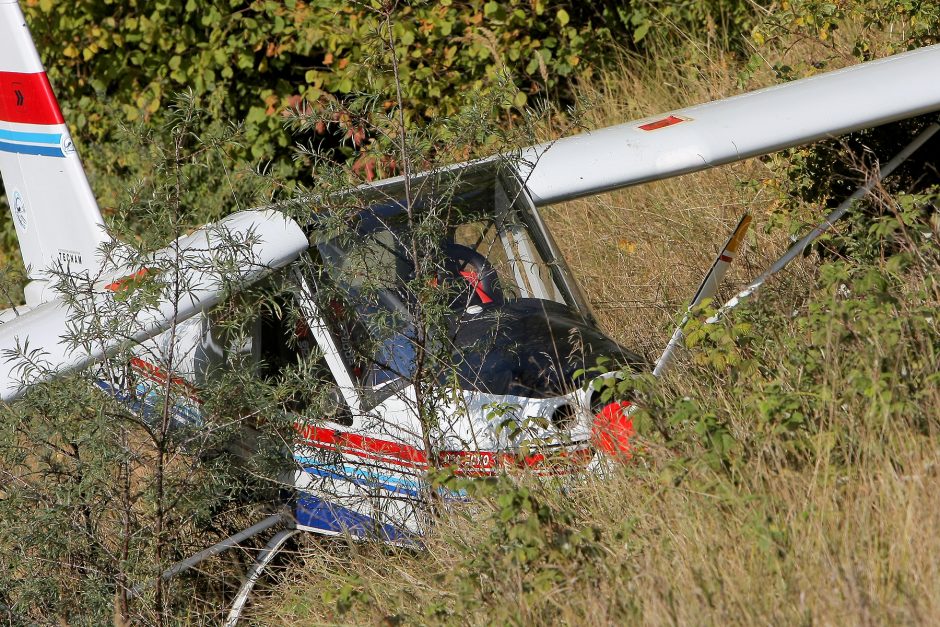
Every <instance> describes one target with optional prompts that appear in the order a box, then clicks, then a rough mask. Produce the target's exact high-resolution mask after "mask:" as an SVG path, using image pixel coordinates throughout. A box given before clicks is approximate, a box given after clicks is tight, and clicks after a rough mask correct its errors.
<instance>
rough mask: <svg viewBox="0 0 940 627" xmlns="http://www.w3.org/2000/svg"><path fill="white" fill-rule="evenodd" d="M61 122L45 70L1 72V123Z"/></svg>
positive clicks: (57, 104) (60, 114) (57, 105)
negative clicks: (26, 72)
mask: <svg viewBox="0 0 940 627" xmlns="http://www.w3.org/2000/svg"><path fill="white" fill-rule="evenodd" d="M64 121H65V120H63V118H62V112H61V111H60V110H59V103H58V101H56V99H55V94H53V93H52V86H51V85H50V84H49V79H48V78H46V73H45V72H38V73H35V74H21V73H20V72H0V122H14V123H17V124H62V123H63V122H64Z"/></svg>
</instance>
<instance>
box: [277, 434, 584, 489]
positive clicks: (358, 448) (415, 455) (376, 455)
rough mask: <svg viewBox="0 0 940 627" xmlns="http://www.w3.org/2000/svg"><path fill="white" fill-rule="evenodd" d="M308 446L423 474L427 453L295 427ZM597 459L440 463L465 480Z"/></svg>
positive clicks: (455, 458)
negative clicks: (511, 470)
mask: <svg viewBox="0 0 940 627" xmlns="http://www.w3.org/2000/svg"><path fill="white" fill-rule="evenodd" d="M294 429H295V430H296V431H297V433H298V434H299V435H300V437H301V439H302V440H303V444H304V445H306V446H312V447H314V448H319V449H327V450H334V451H336V452H338V453H345V454H348V455H355V456H356V457H360V458H362V459H368V460H370V461H377V462H382V463H386V464H393V465H397V466H403V467H405V468H413V469H416V470H424V469H426V468H427V456H426V455H425V454H424V451H423V450H421V449H418V448H415V447H413V446H408V445H407V444H399V443H397V442H390V441H388V440H381V439H379V438H373V437H369V436H365V435H358V434H355V433H348V432H345V431H336V430H333V429H327V428H324V427H318V426H314V425H307V426H301V425H299V424H295V425H294ZM593 456H594V451H593V449H591V448H589V447H586V448H579V449H574V450H565V449H561V450H557V449H556V450H553V451H551V452H549V453H547V454H546V453H535V454H532V455H527V456H521V455H518V454H513V453H500V452H496V451H442V452H441V453H440V456H439V460H438V461H439V463H440V465H442V466H454V469H455V474H456V475H457V476H464V477H486V476H492V475H495V474H497V473H499V472H503V471H506V470H509V469H511V468H514V467H515V468H529V469H532V470H535V471H538V472H540V473H542V472H548V473H551V474H563V473H567V472H572V471H574V470H576V469H578V468H583V467H584V466H586V465H587V464H588V463H589V462H590V461H591V458H592V457H593Z"/></svg>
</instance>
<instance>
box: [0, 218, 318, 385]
mask: <svg viewBox="0 0 940 627" xmlns="http://www.w3.org/2000/svg"><path fill="white" fill-rule="evenodd" d="M307 246H308V242H307V237H306V235H305V234H304V232H303V230H302V229H301V228H300V227H299V226H298V225H297V224H296V223H295V222H294V221H293V220H290V219H288V218H286V217H284V216H283V214H281V213H279V212H276V211H243V212H239V213H235V214H232V215H231V216H228V217H227V218H225V219H224V220H221V221H220V222H218V223H215V224H213V225H209V226H206V227H203V228H202V229H199V230H198V231H196V232H195V233H193V234H191V235H188V236H186V237H183V238H180V239H179V240H177V241H176V242H174V243H173V244H171V245H170V246H168V247H167V248H164V249H162V250H160V251H158V252H157V253H155V254H154V255H152V256H151V257H150V259H151V260H152V263H148V264H146V265H145V267H144V268H129V269H125V270H124V271H123V272H120V273H118V274H116V275H114V276H112V277H111V278H109V279H107V280H104V281H100V282H98V283H97V284H95V285H94V286H92V287H91V289H89V290H88V291H87V292H84V293H81V292H80V293H76V294H70V295H69V299H68V301H67V300H66V299H65V298H64V297H58V298H55V299H53V300H51V301H49V302H47V303H44V304H42V305H40V306H38V307H36V308H35V309H32V310H31V311H28V312H27V313H24V314H23V315H21V316H18V317H16V318H14V319H13V320H11V321H9V322H6V323H5V324H2V325H0V399H2V400H4V401H9V400H11V399H14V398H16V397H17V396H19V395H20V394H22V393H23V392H25V391H26V389H27V388H28V387H29V386H30V385H33V384H35V383H38V382H40V381H44V380H47V379H50V378H52V377H53V376H55V375H57V374H61V373H64V372H67V371H69V370H73V369H76V368H81V367H83V366H85V365H88V364H89V363H91V362H93V361H96V360H100V359H103V358H104V357H107V356H108V355H110V354H113V353H114V352H116V351H117V350H119V349H120V348H121V347H122V346H124V345H127V344H129V343H139V342H142V341H144V340H146V339H149V338H152V337H154V336H155V335H157V334H159V333H161V332H162V331H165V330H166V329H168V328H170V326H171V325H172V324H173V322H174V321H176V322H181V321H183V320H185V319H187V318H189V317H191V316H193V315H195V314H196V313H198V312H200V311H203V310H205V309H207V308H209V307H212V306H213V305H215V304H216V303H217V302H218V301H219V299H220V297H222V296H223V295H224V294H226V293H229V292H232V291H236V290H238V289H239V288H240V287H244V286H247V285H250V284H251V283H253V282H255V281H257V280H258V279H260V278H262V277H264V276H265V275H267V274H268V273H270V272H271V271H272V270H274V269H277V268H280V267H282V266H285V265H287V264H289V263H290V262H292V261H293V260H295V259H296V258H297V257H298V256H299V255H300V254H301V253H302V252H303V251H305V250H306V249H307ZM141 303H145V304H144V305H142V304H141Z"/></svg>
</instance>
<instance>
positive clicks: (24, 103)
mask: <svg viewBox="0 0 940 627" xmlns="http://www.w3.org/2000/svg"><path fill="white" fill-rule="evenodd" d="M0 173H2V176H3V186H4V189H5V191H6V195H7V199H8V200H9V204H10V209H11V211H12V218H13V224H14V226H15V227H16V235H17V238H18V239H19V243H20V252H21V254H22V255H23V263H24V265H25V266H26V269H27V274H28V276H29V278H30V279H33V280H34V281H36V282H38V283H37V284H36V285H33V286H31V287H28V288H27V290H26V298H27V303H28V304H29V305H38V304H39V303H40V302H41V299H42V298H43V294H48V293H49V292H48V291H44V290H43V289H42V285H40V284H41V283H42V282H43V279H45V278H46V276H47V271H48V270H49V269H51V268H63V269H64V268H68V269H69V271H71V272H76V273H77V272H82V271H91V272H94V271H96V270H97V269H98V268H99V266H100V261H99V260H98V259H97V254H96V253H97V251H98V249H99V247H100V246H101V245H102V244H104V243H106V242H109V241H111V238H110V236H109V235H108V232H107V230H106V229H105V226H104V221H103V220H102V219H101V212H100V211H99V210H98V203H97V202H96V201H95V197H94V194H93V193H92V191H91V188H90V187H89V186H88V181H87V179H86V178H85V172H84V170H83V169H82V164H81V160H80V159H79V157H78V152H77V151H76V149H75V146H74V144H73V143H72V139H71V137H70V135H69V130H68V127H67V126H66V124H65V122H64V120H63V118H62V114H61V112H60V111H59V105H58V102H57V101H56V99H55V96H54V95H53V93H52V88H51V87H50V86H49V81H48V79H47V78H46V73H45V71H44V70H43V67H42V63H41V62H40V60H39V55H38V54H37V53H36V48H35V46H34V45H33V41H32V38H31V37H30V34H29V29H28V28H27V26H26V22H25V20H24V19H23V14H22V13H21V12H20V8H19V6H18V5H17V3H16V2H15V0H0Z"/></svg>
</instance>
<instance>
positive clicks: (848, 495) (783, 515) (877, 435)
mask: <svg viewBox="0 0 940 627" xmlns="http://www.w3.org/2000/svg"><path fill="white" fill-rule="evenodd" d="M797 44H798V45H795V46H794V47H793V48H791V49H790V50H789V52H787V53H786V54H795V55H798V54H801V48H800V46H803V45H805V46H810V44H804V43H800V42H797ZM781 54H784V53H781ZM702 67H703V66H701V65H700V67H699V70H698V72H691V71H688V68H679V69H678V70H676V71H674V72H673V73H671V74H670V73H669V69H668V68H664V66H661V67H647V68H641V69H639V70H637V69H635V66H634V65H624V66H623V67H621V68H620V69H619V70H618V71H616V72H609V73H607V74H604V76H603V80H602V81H601V83H600V84H599V85H598V86H597V93H595V94H589V95H590V96H591V97H592V99H593V100H594V101H595V106H594V107H593V108H592V109H591V112H590V115H591V117H590V119H589V120H588V123H589V125H590V126H603V125H608V124H612V123H616V122H621V121H624V120H628V119H634V118H637V117H641V116H644V115H647V114H648V113H650V112H656V111H663V110H669V109H673V108H676V107H679V106H684V105H688V104H692V103H694V102H700V101H702V100H706V99H710V98H715V97H720V96H723V95H728V94H730V93H733V92H734V91H735V81H736V68H735V67H734V65H733V64H731V63H730V62H729V61H727V60H726V59H724V58H722V57H718V58H716V59H715V60H714V61H712V62H710V63H709V64H707V65H705V66H704V69H702ZM757 80H758V82H760V81H761V80H767V79H766V77H765V78H758V79H757ZM752 86H753V85H752ZM773 176H774V172H773V171H772V169H771V168H770V166H768V165H766V164H764V163H762V162H760V161H754V160H752V161H749V162H745V163H742V164H738V165H734V166H730V167H724V168H720V169H718V170H713V171H710V172H703V173H699V174H695V175H692V176H686V177H683V178H681V179H678V180H673V181H666V182H662V183H655V184H651V185H645V186H642V187H638V188H633V189H629V190H625V191H621V192H616V193H612V194H607V195H604V196H601V197H597V198H591V199H587V200H581V201H577V202H572V203H567V204H565V205H561V206H558V207H554V208H552V209H550V210H549V211H548V219H549V223H550V226H551V228H552V230H553V232H554V233H555V235H556V239H557V240H558V242H559V244H560V245H561V247H562V248H563V249H564V253H565V255H566V257H567V259H568V261H569V263H570V265H571V266H572V268H573V270H574V273H575V275H576V276H577V277H578V278H579V279H580V280H581V282H582V284H583V286H584V288H585V290H586V292H587V294H588V296H589V298H590V300H591V301H592V303H593V305H594V307H595V309H596V312H597V313H598V314H599V317H600V318H601V320H602V323H603V324H604V325H605V326H606V327H607V329H608V330H609V331H610V332H611V333H612V334H613V335H614V336H615V337H616V338H617V339H619V340H621V341H622V342H624V343H625V344H627V345H628V346H632V347H635V348H638V349H639V350H640V351H642V352H645V353H646V354H647V355H648V356H649V357H651V358H655V357H656V355H657V352H658V350H660V349H661V348H662V346H663V345H664V344H665V340H666V339H667V337H668V335H669V333H670V332H671V321H672V320H674V318H675V316H676V315H677V313H678V312H679V310H680V308H681V306H682V304H683V303H684V302H685V300H686V299H688V298H689V297H690V296H691V294H692V292H693V291H694V289H695V287H696V286H697V283H698V281H699V280H700V278H701V275H702V273H703V272H704V270H705V269H706V268H707V267H708V264H709V263H710V261H711V258H712V256H713V255H714V254H715V253H716V252H717V249H718V247H719V246H720V245H721V244H722V243H723V242H724V239H725V238H726V237H727V234H728V233H729V231H730V229H731V228H732V227H733V225H734V223H735V222H736V220H737V219H738V217H739V216H740V214H741V213H743V212H744V211H750V212H752V213H753V214H754V215H755V224H754V226H753V227H752V233H751V235H750V237H749V239H748V241H747V246H746V247H745V249H744V251H743V254H742V255H741V256H740V257H739V261H738V262H737V264H736V267H735V268H734V269H733V270H732V272H731V273H730V274H729V279H728V280H727V282H726V286H733V285H740V284H741V283H742V282H743V281H745V280H746V279H748V278H751V277H753V276H754V275H755V274H757V273H759V271H760V270H762V269H763V267H765V265H766V264H767V262H768V260H769V259H771V258H773V257H776V256H777V255H778V254H779V253H780V252H781V251H782V249H783V248H784V247H785V246H786V244H787V242H786V238H785V235H786V234H785V233H781V232H780V231H779V230H773V229H771V228H770V226H769V223H768V219H767V216H768V211H769V209H770V207H771V206H772V203H773V202H774V201H775V199H774V198H773V196H772V194H771V193H770V192H769V191H768V189H769V188H768V186H766V185H763V184H761V183H759V181H761V180H763V179H767V178H772V177H773ZM751 181H757V183H751ZM814 268H815V266H814V260H812V259H807V260H803V261H801V262H799V263H797V264H795V267H794V268H793V269H792V270H790V271H789V273H790V274H789V275H788V276H786V277H783V280H782V281H781V284H782V285H783V286H784V287H785V289H777V290H776V292H775V294H774V296H773V298H774V300H775V302H776V303H778V304H779V303H781V302H782V303H785V304H786V305H787V306H789V305H791V304H792V305H793V306H794V308H799V307H803V306H804V305H805V301H806V297H807V290H806V287H805V286H806V285H807V283H810V282H811V281H812V279H813V278H814ZM794 279H796V280H794ZM725 289H726V290H729V291H730V287H726V288H725ZM899 289H900V291H901V292H902V296H901V298H900V299H899V300H900V304H899V306H898V310H897V312H896V315H898V316H900V317H903V316H905V315H909V313H910V312H909V311H908V310H907V309H906V307H907V305H906V303H915V304H916V303H920V304H921V305H922V304H923V296H922V295H921V296H918V295H917V292H918V290H922V291H923V294H926V295H927V298H928V301H929V299H931V298H932V299H933V303H934V306H936V305H937V302H938V295H937V292H936V290H937V283H936V280H935V279H932V278H931V277H930V276H929V275H920V276H916V275H915V276H913V277H912V278H910V282H909V283H908V284H907V285H904V286H902V287H901V288H899ZM931 294H932V296H931ZM726 295H727V294H726ZM815 298H826V295H825V294H816V295H815ZM833 298H835V297H833ZM852 324H853V322H852V321H851V320H848V321H845V320H843V321H840V320H832V321H831V322H830V323H829V326H824V327H823V330H824V331H825V332H826V333H824V334H823V335H824V339H822V340H818V339H816V340H812V341H811V340H810V338H809V335H808V334H807V331H806V329H805V328H802V327H800V326H799V325H797V324H796V323H795V322H792V323H791V322H787V321H783V322H779V321H778V323H777V326H776V327H775V331H774V332H775V333H776V334H777V337H778V338H780V339H781V341H782V340H783V339H784V338H785V337H787V336H789V337H791V338H792V337H801V336H800V334H804V335H806V347H807V348H806V350H807V351H809V350H812V351H818V352H819V354H821V355H824V356H825V357H824V358H822V360H823V374H822V375H820V383H819V385H818V386H817V387H815V388H812V389H813V390H818V389H824V388H825V389H830V390H834V391H835V392H834V394H833V395H831V396H830V397H827V398H825V397H822V396H820V397H819V398H816V399H811V400H810V401H809V402H808V405H807V406H808V407H809V408H810V411H811V413H812V416H811V419H812V420H813V421H814V424H815V425H816V428H815V429H813V430H812V431H811V432H810V434H809V435H807V436H806V437H805V438H804V439H803V440H802V441H801V447H802V448H801V449H800V452H799V453H794V451H793V450H792V449H791V448H788V447H789V446H790V444H791V442H792V441H790V440H787V439H786V437H784V436H778V435H777V434H776V433H775V432H773V429H772V426H768V425H767V424H765V423H761V422H760V421H759V420H758V418H757V413H758V412H757V410H756V404H757V403H758V402H759V401H760V398H759V397H755V396H754V394H755V392H759V391H760V389H761V388H760V387H759V386H755V387H749V385H748V382H747V381H742V380H741V379H738V380H736V381H735V380H734V379H729V378H726V377H725V376H724V375H722V374H721V373H717V374H716V373H712V374H713V376H711V377H710V378H705V379H699V380H696V379H693V378H691V377H690V376H688V375H689V373H690V372H692V371H693V370H695V369H694V368H692V369H691V370H689V369H687V370H685V371H682V370H680V372H679V374H677V375H674V376H672V377H670V378H669V379H667V381H666V386H667V387H668V388H669V392H668V393H667V394H666V396H668V397H670V398H673V399H675V398H680V397H681V396H683V395H688V396H690V397H694V398H698V399H703V401H702V403H703V405H704V406H706V407H708V408H709V409H711V410H713V411H714V412H715V413H716V414H718V415H720V416H724V417H725V418H726V420H727V422H728V425H729V428H730V429H731V431H732V433H733V434H734V435H735V437H736V438H737V439H738V441H739V442H742V443H745V445H746V448H747V452H746V454H743V455H742V456H741V458H740V465H734V464H732V465H731V467H730V469H729V468H728V467H722V466H721V465H718V466H715V465H710V464H707V463H704V464H696V463H694V462H693V461H690V460H689V458H687V457H683V453H688V452H689V451H695V450H704V449H695V448H694V447H691V448H690V447H685V448H683V446H673V445H671V444H669V443H665V444H663V443H662V442H660V443H658V444H657V443H656V442H657V440H656V439H655V438H654V439H651V440H650V442H649V443H648V446H647V449H646V450H645V452H644V453H643V454H642V455H639V456H638V458H637V459H636V460H635V461H634V463H632V464H630V465H627V466H624V467H620V468H618V469H616V470H615V471H614V472H613V473H612V474H611V476H608V477H604V478H591V479H587V480H585V481H584V482H583V483H580V484H578V485H574V486H569V487H568V488H567V489H566V490H564V491H560V490H558V489H556V487H552V486H544V485H543V486H540V487H539V486H537V487H535V488H533V489H534V490H535V491H536V493H537V494H538V496H539V498H542V499H544V501H545V503H547V505H548V506H549V508H553V511H556V510H557V511H559V512H567V513H568V514H570V515H571V516H572V517H573V518H572V519H571V521H569V523H566V524H570V526H571V527H572V528H575V529H577V530H584V529H592V528H593V529H596V530H598V531H597V532H598V536H597V539H596V540H594V541H593V543H592V544H590V546H591V547H592V550H595V551H596V553H594V554H592V555H593V556H592V557H591V558H590V559H585V558H572V557H570V555H569V554H564V555H569V558H565V557H557V556H555V554H554V553H552V552H551V550H549V549H548V548H546V549H545V551H544V555H545V557H544V558H543V559H542V561H540V562H538V563H536V564H531V563H530V564H519V563H515V562H494V563H493V564H492V565H491V568H490V570H489V571H488V574H487V575H486V576H481V575H480V574H479V570H476V571H473V572H475V573H477V575H476V577H475V578H473V577H470V578H469V579H468V573H469V572H471V564H474V563H477V562H474V560H475V559H478V558H480V556H481V555H482V554H487V555H488V553H486V552H487V551H489V550H490V549H491V547H490V544H491V543H492V541H493V539H494V538H500V537H503V536H501V535H500V529H499V525H500V523H498V522H496V521H497V520H498V518H497V517H496V516H495V515H494V514H493V512H498V510H499V508H500V506H499V505H498V504H497V503H496V502H494V501H491V500H489V499H487V498H481V499H478V500H477V501H475V504H474V505H472V506H468V508H467V509H465V510H462V511H456V512H452V513H451V514H449V515H447V516H445V518H444V519H443V520H442V521H441V522H440V524H439V525H438V526H436V527H435V529H434V530H433V531H432V534H431V535H430V537H428V538H427V549H426V550H425V551H423V552H420V553H410V552H397V551H391V550H389V549H386V548H383V547H379V546H373V545H368V544H364V545H352V546H338V545H337V543H336V542H332V541H324V542H321V541H317V540H315V539H307V540H306V542H307V543H308V544H307V545H306V546H305V547H304V548H303V549H302V550H301V552H300V555H299V556H298V558H297V560H298V561H295V562H294V566H293V567H292V570H291V571H290V575H289V577H288V576H286V575H285V576H284V577H283V578H282V579H281V580H280V582H279V583H278V584H277V585H275V586H274V587H273V588H271V589H269V590H268V593H267V594H268V596H267V597H266V598H264V599H262V600H261V602H260V604H259V606H258V607H257V609H256V610H255V614H254V617H255V620H257V621H258V622H259V623H261V624H268V625H309V624H319V623H335V622H341V623H356V624H363V623H373V624H374V623H382V624H397V622H398V621H400V620H401V621H404V622H408V623H419V624H420V623H459V624H503V623H521V624H530V623H563V624H622V623H624V622H628V623H636V622H644V623H653V624H665V623H671V624H675V623H679V624H741V625H751V624H780V623H784V624H793V623H800V624H810V623H813V624H816V623H818V624H882V623H899V622H904V623H915V622H916V623H922V622H931V620H932V618H933V617H935V616H937V615H938V614H940V577H938V575H940V572H938V570H940V558H938V557H937V556H938V555H940V540H938V539H937V538H938V534H937V533H936V530H937V529H938V528H940V509H938V508H937V507H936V497H935V495H936V494H937V491H938V490H940V472H938V469H937V465H936V459H937V454H938V445H937V441H936V438H935V433H936V422H937V415H936V414H937V409H936V408H937V407H940V391H938V390H936V389H934V390H924V391H922V392H923V394H922V396H921V398H920V399H919V400H918V403H919V405H918V406H916V407H914V408H913V409H912V408H911V407H910V406H905V405H903V402H901V401H899V402H894V401H892V400H891V399H890V398H889V399H887V400H885V399H881V398H880V397H878V396H877V395H875V396H872V397H866V396H865V394H858V393H852V392H849V391H846V392H845V393H844V397H842V396H840V394H841V393H842V391H843V390H851V389H853V388H852V385H854V383H853V382H855V381H857V380H858V378H859V377H860V378H862V379H865V378H866V377H867V378H870V379H871V380H872V381H876V380H877V379H878V377H879V376H881V375H879V373H880V372H883V371H882V370H879V364H878V362H879V361H880V360H890V359H892V358H896V357H898V356H897V355H892V354H889V353H890V350H891V349H882V348H880V347H879V346H878V344H879V340H878V338H877V337H872V338H871V340H870V342H869V345H870V346H869V345H865V346H868V348H866V349H865V351H864V356H865V357H864V360H863V361H860V360H859V358H858V356H857V355H856V354H854V353H853V352H850V350H851V351H854V350H857V349H858V346H859V345H854V347H848V348H847V346H848V345H846V344H844V340H843V339H840V332H841V331H842V330H844V329H845V328H847V327H851V326H852ZM933 329H934V330H936V325H935V324H934V326H933ZM814 342H815V343H814ZM937 346H938V343H937V338H936V336H935V335H934V336H931V335H930V334H929V333H928V334H927V335H926V336H915V337H911V338H910V342H909V343H908V344H907V345H905V346H904V350H905V351H906V352H909V353H910V354H911V355H918V354H919V355H921V356H922V357H923V358H924V359H927V360H932V359H935V358H936V357H937V354H936V351H937ZM869 349H870V350H869ZM753 350H754V352H755V353H756V354H757V358H758V359H759V360H761V363H762V364H764V366H765V369H764V370H762V371H761V372H760V373H759V374H758V375H755V378H758V379H761V380H762V381H771V380H774V377H777V378H778V380H779V381H781V382H782V384H783V385H784V386H787V385H790V386H791V391H795V392H798V391H799V389H800V388H799V385H800V381H801V380H802V378H803V377H804V376H806V377H809V376H810V375H809V374H807V373H804V372H803V370H802V369H801V366H800V365H799V361H798V360H793V359H790V357H791V356H788V355H775V354H774V350H775V346H774V343H773V341H770V342H768V343H767V344H764V345H761V346H758V347H757V348H755V349H753ZM688 366H689V364H688V363H686V364H685V367H688ZM924 367H926V368H927V369H928V370H929V369H930V368H933V370H934V372H935V371H936V363H934V364H933V366H930V364H929V363H928V364H927V365H926V366H924ZM775 369H776V370H775ZM695 371H696V372H698V373H700V374H701V373H702V372H705V374H708V372H707V369H704V370H703V369H698V370H695ZM933 380H934V381H936V378H935V377H934V379H933ZM925 424H926V426H924V425H925ZM917 425H920V426H917ZM794 459H796V460H797V461H794ZM562 526H564V525H562ZM559 550H561V549H559ZM562 553H563V551H562ZM497 554H498V550H497ZM553 556H554V557H553ZM298 563H299V564H300V566H299V567H298V566H297V564H298ZM474 568H476V567H474ZM553 569H554V570H555V571H557V572H559V573H561V575H562V576H561V577H560V578H558V579H556V580H553V582H552V583H551V584H550V585H546V586H544V587H541V588H540V587H539V586H538V585H537V583H536V580H537V575H538V574H539V573H544V572H545V571H546V570H549V571H551V570H553ZM344 589H345V590H346V591H347V592H349V593H350V594H348V595H346V596H347V597H348V607H343V603H340V602H338V601H337V600H336V595H337V594H338V593H340V592H341V591H342V590H344Z"/></svg>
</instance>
